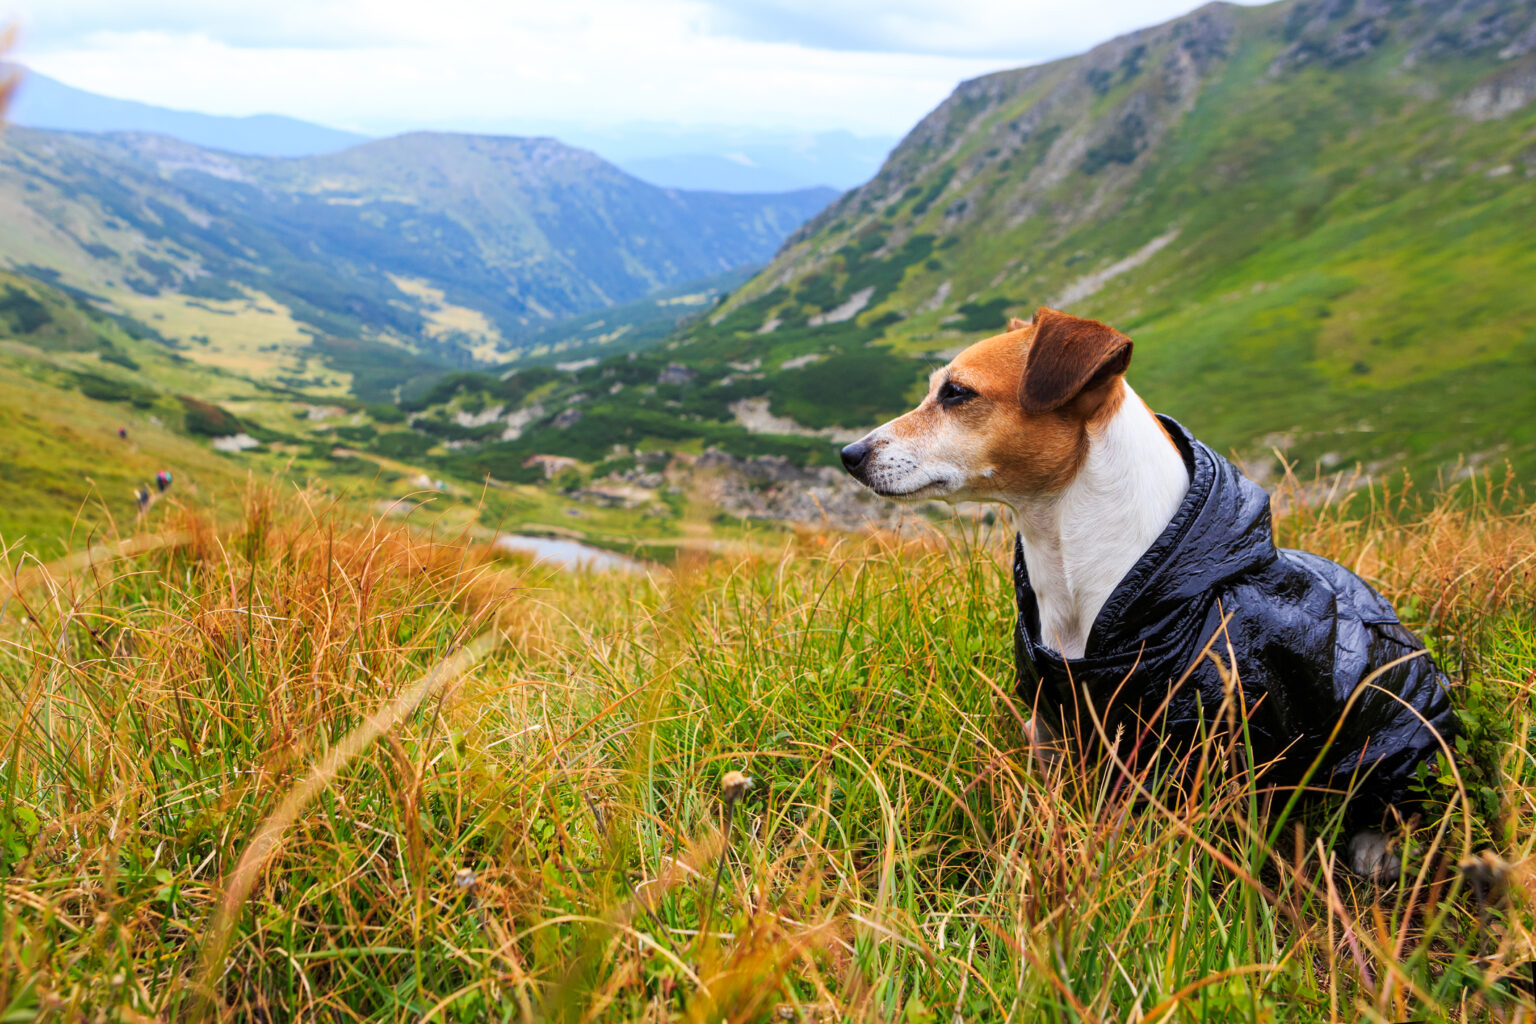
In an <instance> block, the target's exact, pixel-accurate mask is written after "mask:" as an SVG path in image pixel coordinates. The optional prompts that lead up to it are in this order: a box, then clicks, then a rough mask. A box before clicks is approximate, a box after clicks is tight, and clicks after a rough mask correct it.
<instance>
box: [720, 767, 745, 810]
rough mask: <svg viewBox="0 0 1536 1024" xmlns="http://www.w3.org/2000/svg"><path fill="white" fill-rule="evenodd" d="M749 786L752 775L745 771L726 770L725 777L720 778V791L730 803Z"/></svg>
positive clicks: (738, 797)
mask: <svg viewBox="0 0 1536 1024" xmlns="http://www.w3.org/2000/svg"><path fill="white" fill-rule="evenodd" d="M751 788H752V777H751V776H750V775H748V774H747V773H746V772H726V773H725V778H723V779H721V780H720V792H721V793H722V794H723V795H724V796H725V799H726V800H727V801H728V802H730V803H735V802H736V801H737V800H738V799H740V797H741V794H743V793H745V792H746V791H747V790H749V789H751Z"/></svg>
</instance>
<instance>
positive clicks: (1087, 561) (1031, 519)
mask: <svg viewBox="0 0 1536 1024" xmlns="http://www.w3.org/2000/svg"><path fill="white" fill-rule="evenodd" d="M1122 387H1124V388H1125V394H1124V395H1123V396H1122V400H1121V401H1120V403H1119V408H1118V409H1117V410H1116V411H1115V413H1114V414H1113V415H1112V416H1111V417H1110V418H1109V420H1108V421H1107V422H1106V423H1105V424H1104V425H1103V426H1102V427H1100V428H1098V429H1096V430H1093V431H1092V432H1091V433H1090V436H1089V445H1088V454H1087V456H1086V458H1085V459H1084V460H1083V465H1082V468H1081V469H1080V470H1079V471H1078V473H1077V475H1076V476H1075V477H1073V478H1072V482H1071V483H1069V484H1068V485H1067V486H1066V487H1065V488H1064V489H1062V490H1061V491H1059V492H1057V493H1055V494H1052V495H1036V496H1032V497H1020V498H1017V499H1015V500H1013V501H1011V502H1010V504H1012V505H1013V519H1014V525H1015V526H1016V527H1017V528H1018V531H1019V538H1020V540H1021V541H1022V546H1023V549H1024V565H1025V567H1026V568H1027V569H1028V570H1029V582H1030V586H1031V587H1032V588H1033V589H1034V592H1035V599H1036V602H1037V604H1038V606H1039V609H1040V639H1041V641H1042V642H1043V643H1044V644H1045V645H1046V646H1047V647H1049V648H1051V649H1052V650H1055V651H1057V652H1058V653H1060V654H1061V656H1062V657H1064V658H1081V657H1082V656H1083V652H1084V650H1085V649H1086V647H1087V645H1088V632H1089V630H1090V629H1092V628H1093V620H1094V619H1095V618H1096V617H1097V616H1098V614H1099V609H1100V608H1102V607H1104V602H1105V601H1107V600H1109V595H1110V594H1111V593H1112V592H1113V591H1114V589H1115V587H1116V586H1117V585H1118V584H1119V582H1120V581H1121V580H1122V579H1124V578H1125V574H1126V573H1128V572H1130V570H1131V567H1132V566H1134V565H1135V564H1136V561H1137V559H1139V558H1140V557H1141V556H1142V554H1143V552H1145V551H1146V550H1147V548H1149V547H1151V546H1152V542H1153V541H1155V540H1156V539H1157V538H1158V535H1159V534H1161V533H1162V532H1163V528H1164V527H1166V526H1167V525H1168V523H1169V521H1170V520H1171V519H1173V516H1174V513H1175V512H1177V511H1178V508H1179V504H1180V502H1182V501H1183V500H1184V495H1185V494H1186V493H1187V492H1188V490H1189V470H1188V469H1187V468H1186V467H1185V465H1184V458H1183V456H1181V455H1180V454H1179V451H1178V449H1177V448H1175V447H1174V446H1173V444H1172V443H1171V442H1170V441H1169V438H1168V435H1167V433H1166V432H1164V430H1163V428H1162V425H1161V424H1160V423H1158V422H1157V419H1156V417H1154V416H1153V415H1152V411H1151V410H1150V409H1148V408H1147V406H1146V403H1144V402H1143V401H1142V400H1141V399H1140V398H1138V397H1137V396H1136V393H1135V392H1134V391H1132V390H1131V386H1130V385H1129V384H1122Z"/></svg>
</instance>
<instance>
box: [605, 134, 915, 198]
mask: <svg viewBox="0 0 1536 1024" xmlns="http://www.w3.org/2000/svg"><path fill="white" fill-rule="evenodd" d="M895 144H896V140H895V139H893V138H884V137H865V136H857V135H854V134H853V133H851V132H845V131H839V132H803V133H790V132H774V131H751V130H746V129H731V128H720V129H708V128H691V129H679V128H675V127H673V128H668V127H666V126H658V127H657V128H656V129H655V130H654V131H648V132H645V133H641V134H638V135H636V134H632V133H630V132H610V133H607V134H604V135H597V136H594V137H593V138H592V140H591V142H590V145H591V147H592V148H593V149H596V150H597V151H598V152H600V153H602V154H604V155H605V156H607V157H608V158H609V159H611V160H613V161H614V162H615V163H617V164H619V165H620V166H621V167H623V168H624V169H625V170H626V171H628V172H629V173H631V174H633V175H634V176H635V177H637V178H642V179H644V180H645V181H649V182H651V183H653V184H656V185H661V186H664V187H667V188H698V189H715V190H719V191H722V192H780V191H788V190H790V189H796V188H806V187H809V186H813V185H831V186H833V187H836V188H839V189H848V188H853V187H854V186H856V185H861V184H863V183H864V182H866V181H868V180H869V179H870V178H871V177H872V176H873V175H874V174H875V172H876V171H877V170H879V168H880V164H881V161H883V160H884V159H885V157H886V154H888V153H889V152H890V151H891V147H892V146H893V145H895Z"/></svg>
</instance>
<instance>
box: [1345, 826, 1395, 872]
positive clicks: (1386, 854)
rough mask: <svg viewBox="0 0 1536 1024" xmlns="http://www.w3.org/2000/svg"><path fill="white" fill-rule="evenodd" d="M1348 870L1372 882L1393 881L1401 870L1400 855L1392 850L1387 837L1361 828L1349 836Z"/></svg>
mask: <svg viewBox="0 0 1536 1024" xmlns="http://www.w3.org/2000/svg"><path fill="white" fill-rule="evenodd" d="M1348 853H1349V870H1351V871H1353V872H1354V873H1355V874H1357V875H1359V876H1360V877H1361V878H1368V879H1370V880H1371V881H1373V882H1395V881H1397V877H1398V875H1399V874H1400V873H1401V872H1402V870H1403V862H1402V859H1401V858H1400V857H1398V855H1397V854H1396V853H1394V852H1392V848H1391V846H1389V845H1388V843H1387V837H1386V836H1384V835H1382V834H1381V833H1380V832H1375V831H1372V830H1370V829H1362V830H1361V831H1359V832H1356V833H1355V834H1354V835H1352V836H1350V837H1349V847H1348Z"/></svg>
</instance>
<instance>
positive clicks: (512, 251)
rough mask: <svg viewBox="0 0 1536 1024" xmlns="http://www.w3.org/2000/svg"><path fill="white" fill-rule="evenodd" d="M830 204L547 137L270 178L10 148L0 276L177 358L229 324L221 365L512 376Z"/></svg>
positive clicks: (410, 149)
mask: <svg viewBox="0 0 1536 1024" xmlns="http://www.w3.org/2000/svg"><path fill="white" fill-rule="evenodd" d="M833 195H834V193H832V192H831V191H830V190H806V191H802V192H797V193H789V194H787V195H768V196H759V195H741V194H730V193H700V192H687V191H682V190H675V189H670V190H669V189H662V188H659V187H656V186H653V185H649V184H647V183H644V182H642V181H640V180H638V179H636V178H634V177H632V176H630V175H628V174H626V173H625V172H623V171H622V170H620V169H619V168H617V167H614V166H613V165H611V164H609V163H607V162H606V161H603V160H602V159H601V158H600V157H598V156H597V155H596V154H593V153H590V152H588V151H585V150H580V149H577V148H575V147H570V146H566V145H565V144H563V143H561V142H559V141H557V140H553V139H548V138H534V139H527V138H516V137H490V136H477V135H468V134H458V133H413V134H409V135H406V136H401V137H396V138H393V139H383V140H372V141H369V142H365V143H362V144H361V145H359V146H355V147H350V148H348V149H345V150H342V151H339V152H337V153H331V154H326V155H322V156H317V157H300V158H269V157H253V156H243V155H239V154H232V153H224V152H217V151H213V150H209V149H206V148H204V147H199V146H195V145H193V144H191V143H187V142H184V141H181V140H176V139H172V138H169V137H164V136H155V135H147V134H143V133H111V134H89V135H88V134H81V133H62V132H49V131H47V130H44V129H31V128H21V127H13V128H12V129H10V131H9V132H8V133H7V135H6V138H5V144H4V146H3V147H0V209H4V210H5V211H6V213H7V216H8V218H9V223H10V224H11V226H12V230H11V231H9V232H8V233H7V236H6V237H5V238H3V239H0V260H4V261H5V263H6V264H8V265H10V266H11V267H13V268H23V269H25V268H33V269H34V270H37V271H39V272H46V273H48V274H52V275H55V280H56V283H60V284H64V285H67V286H69V287H73V288H76V289H78V290H82V291H85V292H87V293H90V294H93V295H96V296H98V297H100V298H102V299H104V300H107V301H109V302H111V303H112V304H113V305H114V306H115V307H116V308H118V309H119V311H122V312H128V313H131V314H132V315H134V316H136V317H138V318H139V319H142V320H146V321H147V320H152V319H155V318H157V317H158V318H161V319H164V320H166V322H167V323H177V324H181V325H182V326H179V327H172V328H169V329H168V330H167V333H168V334H169V335H170V336H171V337H173V338H174V339H177V340H178V341H179V342H181V343H189V342H192V341H194V340H195V339H196V338H200V337H201V338H212V339H213V340H214V342H216V343H217V342H219V341H220V340H221V336H222V335H224V334H227V333H228V330H227V328H229V327H231V326H233V324H232V323H231V322H230V321H229V320H228V318H229V317H230V316H233V315H237V314H238V315H239V316H240V317H241V318H242V320H241V326H242V329H250V330H247V333H251V331H252V330H254V331H255V334H256V335H258V336H259V337H260V339H261V340H259V341H258V342H257V343H256V344H255V345H250V344H243V343H242V344H240V345H236V344H235V343H234V342H231V343H230V349H231V350H230V351H229V353H228V358H227V359H225V362H226V363H227V364H229V365H231V366H233V365H235V364H238V363H252V362H253V361H255V362H260V361H263V360H260V359H257V358H256V353H255V352H253V351H251V350H252V349H257V350H262V349H263V348H264V347H265V346H273V345H275V346H277V347H278V349H280V350H281V351H282V352H284V353H290V354H291V353H293V352H295V351H297V350H301V349H304V348H306V347H308V346H309V345H310V342H309V341H308V340H307V338H313V337H319V336H335V337H341V338H357V339H362V340H365V341H369V342H377V343H384V344H387V345H394V346H399V347H404V348H407V349H410V350H413V351H418V352H423V353H428V354H431V355H433V356H434V357H436V358H439V359H443V360H446V361H447V362H449V363H450V364H451V363H455V362H457V363H460V364H467V363H469V362H472V361H474V360H476V359H479V360H501V359H505V358H507V357H509V356H515V354H516V352H517V343H518V338H519V337H520V336H522V335H525V334H533V333H536V332H538V331H540V330H541V329H543V328H546V327H548V326H549V325H551V324H553V323H555V322H557V321H558V320H560V319H562V318H564V317H568V316H572V315H575V314H580V313H584V312H589V311H592V310H595V309H599V308H602V307H605V306H610V305H614V304H618V303H624V302H632V301H636V300H638V299H640V298H642V297H644V296H645V295H647V294H649V293H651V292H654V291H656V290H657V289H660V288H666V287H673V286H677V285H680V284H683V283H686V282H691V281H695V280H698V279H701V278H706V277H710V276H714V275H717V274H720V273H722V272H725V271H730V270H735V269H737V268H739V267H742V266H744V265H750V264H753V263H759V262H761V261H762V260H764V259H766V258H767V257H768V256H769V255H771V254H772V252H773V250H774V249H775V248H776V247H777V245H778V243H779V241H780V240H781V239H782V238H783V237H784V236H785V235H787V234H788V233H789V231H790V230H792V228H793V227H794V226H796V225H797V224H798V223H799V222H800V221H801V220H803V219H804V217H806V216H809V215H810V214H811V213H813V212H814V211H815V210H816V209H819V208H820V206H821V205H823V204H824V203H825V202H826V201H827V200H828V199H830V198H832V196H833ZM258 322H260V323H258ZM261 324H264V325H265V326H261ZM258 327H259V328H260V329H259V330H258V329H257V328H258ZM217 348H218V345H217V344H215V345H214V346H212V347H205V349H204V350H203V351H199V350H198V349H196V348H193V349H191V351H193V352H194V354H195V356H196V355H201V356H203V357H209V358H211V357H212V355H213V354H214V352H215V350H216V349H217ZM236 349H238V351H236ZM275 361H278V360H276V359H275V358H274V359H272V360H265V362H268V363H272V362H275ZM248 368H249V367H248ZM269 370H270V368H269ZM273 372H275V371H270V372H269V373H268V375H269V376H271V375H272V373H273ZM290 376H291V375H290ZM300 376H304V375H300ZM309 376H311V377H312V376H313V375H312V374H309ZM294 379H296V380H297V379H299V378H298V377H295V378H294Z"/></svg>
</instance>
